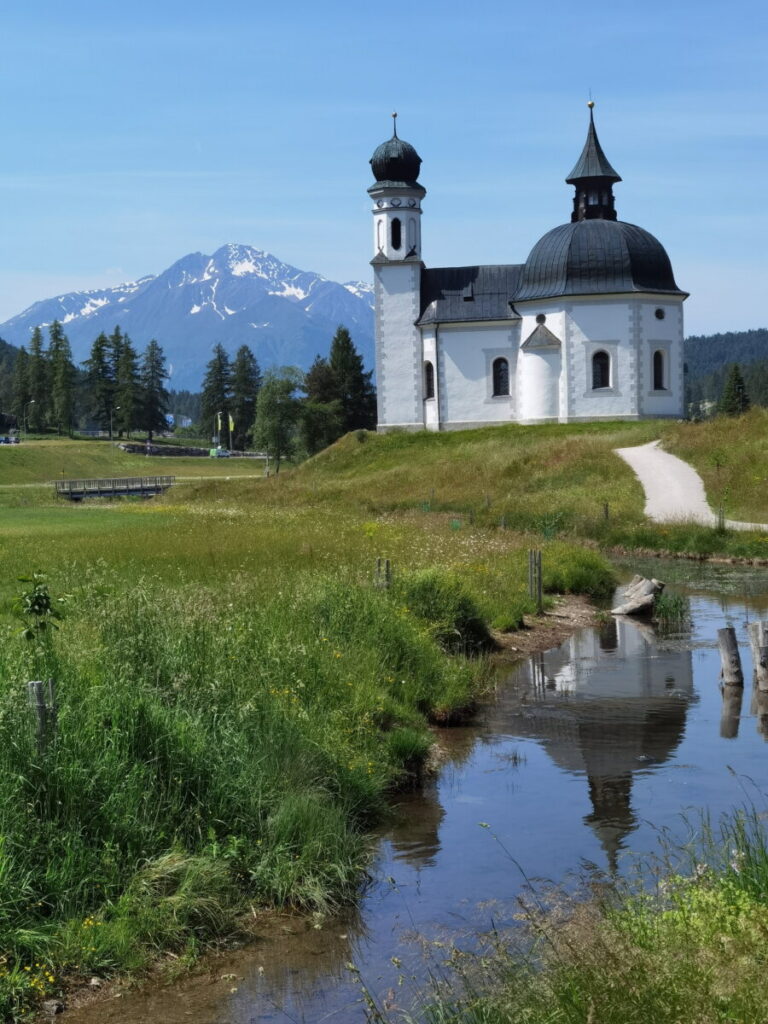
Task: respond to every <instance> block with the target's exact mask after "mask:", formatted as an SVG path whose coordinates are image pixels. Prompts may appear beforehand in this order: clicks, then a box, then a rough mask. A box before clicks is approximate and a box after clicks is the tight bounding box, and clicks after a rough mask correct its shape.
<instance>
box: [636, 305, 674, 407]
mask: <svg viewBox="0 0 768 1024" xmlns="http://www.w3.org/2000/svg"><path fill="white" fill-rule="evenodd" d="M657 309H660V310H663V312H664V318H663V319H659V318H658V317H657V316H656V310H657ZM656 351H659V352H661V353H662V356H663V360H664V385H665V387H664V389H662V390H655V389H654V373H653V356H654V352H656ZM684 408H685V388H684V382H683V304H682V301H681V300H677V301H674V300H670V299H667V298H658V299H652V300H650V301H648V302H643V304H642V314H641V359H640V409H641V412H642V414H643V415H644V416H683V415H684Z"/></svg>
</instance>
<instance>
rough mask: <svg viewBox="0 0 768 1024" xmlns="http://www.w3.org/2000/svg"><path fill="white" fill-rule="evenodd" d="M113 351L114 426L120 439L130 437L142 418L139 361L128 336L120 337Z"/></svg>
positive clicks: (122, 335)
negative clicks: (124, 435) (114, 355)
mask: <svg viewBox="0 0 768 1024" xmlns="http://www.w3.org/2000/svg"><path fill="white" fill-rule="evenodd" d="M116 330H117V331H119V328H117V329H116ZM112 338H114V335H113V336H112ZM112 338H110V341H111V342H112ZM112 351H113V353H116V361H115V405H114V413H113V419H114V425H115V429H116V430H117V431H118V436H119V437H122V436H123V434H124V433H125V434H127V435H128V437H130V435H131V431H132V430H134V429H135V428H136V426H137V424H138V421H139V419H140V418H141V395H140V388H139V359H138V356H137V355H136V349H135V348H134V347H133V344H132V343H131V339H130V338H129V337H128V335H127V334H121V335H120V337H119V339H118V343H117V344H114V343H113V350H112Z"/></svg>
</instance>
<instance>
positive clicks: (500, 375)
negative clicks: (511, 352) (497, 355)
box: [493, 358, 509, 397]
mask: <svg viewBox="0 0 768 1024" xmlns="http://www.w3.org/2000/svg"><path fill="white" fill-rule="evenodd" d="M493 394H494V397H497V396H499V395H508V394H509V363H508V362H507V360H506V359H503V358H502V359H494V360H493Z"/></svg>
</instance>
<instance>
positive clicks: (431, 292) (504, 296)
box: [418, 264, 523, 324]
mask: <svg viewBox="0 0 768 1024" xmlns="http://www.w3.org/2000/svg"><path fill="white" fill-rule="evenodd" d="M522 269H523V268H522V266H521V265H520V264H508V265H490V266H487V267H436V268H434V269H430V270H422V272H421V316H420V317H419V320H418V323H420V324H433V323H439V324H450V323H462V322H466V321H472V320H516V319H517V314H516V313H515V312H514V311H513V310H512V308H511V306H510V304H509V303H510V301H511V299H512V298H513V297H514V294H515V291H516V290H517V287H518V284H519V281H520V272H521V271H522Z"/></svg>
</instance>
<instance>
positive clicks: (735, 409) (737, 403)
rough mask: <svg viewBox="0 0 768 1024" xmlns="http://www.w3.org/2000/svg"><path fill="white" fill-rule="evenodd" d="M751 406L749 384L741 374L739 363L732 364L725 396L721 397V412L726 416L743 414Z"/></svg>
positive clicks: (726, 383)
mask: <svg viewBox="0 0 768 1024" xmlns="http://www.w3.org/2000/svg"><path fill="white" fill-rule="evenodd" d="M749 406H750V401H749V395H748V394H747V386H746V384H745V383H744V378H743V377H742V375H741V369H740V368H739V364H738V363H734V364H733V365H732V366H731V370H730V373H729V374H728V379H727V380H726V382H725V387H724V388H723V397H722V398H721V399H720V405H719V410H718V411H719V412H721V413H722V414H723V415H724V416H741V415H742V413H745V412H746V411H747V410H748V409H749Z"/></svg>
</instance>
